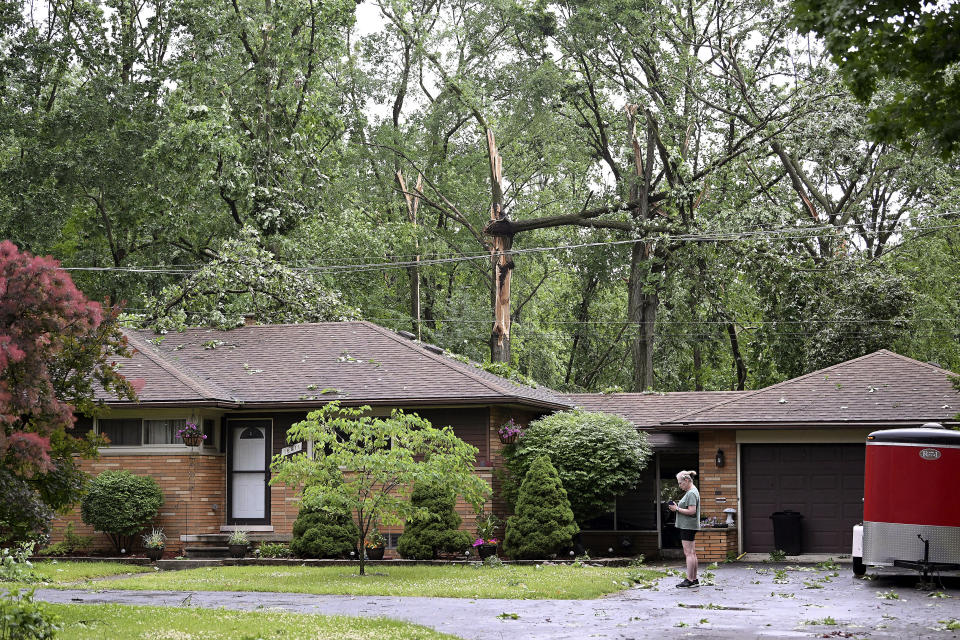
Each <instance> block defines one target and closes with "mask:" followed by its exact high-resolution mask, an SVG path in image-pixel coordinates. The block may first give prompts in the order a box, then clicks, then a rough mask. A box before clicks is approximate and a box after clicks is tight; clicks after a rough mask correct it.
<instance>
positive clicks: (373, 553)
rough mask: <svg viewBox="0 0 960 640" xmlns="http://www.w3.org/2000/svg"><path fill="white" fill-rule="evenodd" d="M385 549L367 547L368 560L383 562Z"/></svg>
mask: <svg viewBox="0 0 960 640" xmlns="http://www.w3.org/2000/svg"><path fill="white" fill-rule="evenodd" d="M384 551H385V549H384V548H383V547H367V560H383V552H384Z"/></svg>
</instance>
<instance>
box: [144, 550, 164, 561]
mask: <svg viewBox="0 0 960 640" xmlns="http://www.w3.org/2000/svg"><path fill="white" fill-rule="evenodd" d="M147 557H148V558H150V560H151V561H152V562H156V561H157V560H159V559H160V558H162V557H163V547H160V548H156V547H147Z"/></svg>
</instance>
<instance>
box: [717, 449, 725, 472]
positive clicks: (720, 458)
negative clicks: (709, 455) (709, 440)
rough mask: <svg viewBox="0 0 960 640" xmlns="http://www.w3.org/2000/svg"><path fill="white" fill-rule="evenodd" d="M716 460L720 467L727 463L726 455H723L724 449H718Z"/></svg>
mask: <svg viewBox="0 0 960 640" xmlns="http://www.w3.org/2000/svg"><path fill="white" fill-rule="evenodd" d="M716 462H717V468H718V469H719V468H720V467H722V466H723V465H724V464H725V463H726V457H725V456H724V455H723V449H717V457H716Z"/></svg>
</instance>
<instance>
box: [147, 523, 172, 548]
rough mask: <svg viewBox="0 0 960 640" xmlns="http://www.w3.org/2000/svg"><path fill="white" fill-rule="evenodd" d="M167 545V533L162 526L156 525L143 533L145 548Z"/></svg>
mask: <svg viewBox="0 0 960 640" xmlns="http://www.w3.org/2000/svg"><path fill="white" fill-rule="evenodd" d="M166 546H167V534H165V533H164V532H163V529H162V528H160V527H154V528H153V530H152V531H151V532H150V533H146V534H144V535H143V548H144V549H163V548H164V547H166Z"/></svg>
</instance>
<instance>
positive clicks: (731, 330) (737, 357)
mask: <svg viewBox="0 0 960 640" xmlns="http://www.w3.org/2000/svg"><path fill="white" fill-rule="evenodd" d="M727 335H729V336H730V351H731V352H733V364H734V368H735V370H736V374H737V383H736V384H737V391H743V389H744V386H745V385H746V382H747V366H746V365H745V364H744V362H743V356H742V355H741V354H740V339H739V338H738V337H737V328H736V327H735V326H733V323H732V322H728V323H727Z"/></svg>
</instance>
